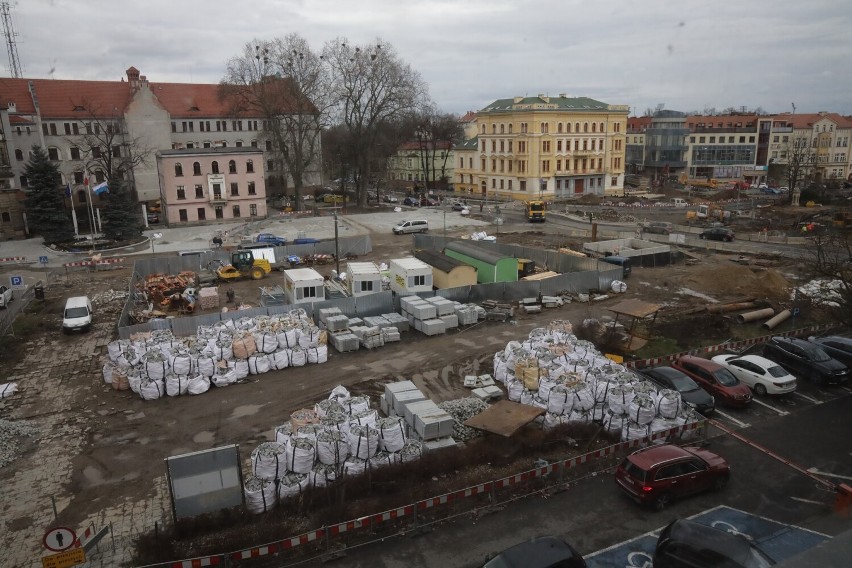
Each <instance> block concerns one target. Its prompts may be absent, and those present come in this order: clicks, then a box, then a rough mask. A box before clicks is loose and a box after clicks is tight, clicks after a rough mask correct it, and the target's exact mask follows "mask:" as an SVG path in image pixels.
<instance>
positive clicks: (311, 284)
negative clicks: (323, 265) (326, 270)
mask: <svg viewBox="0 0 852 568" xmlns="http://www.w3.org/2000/svg"><path fill="white" fill-rule="evenodd" d="M284 294H285V295H286V296H287V301H288V302H289V303H291V304H304V303H309V302H322V301H323V300H325V286H324V281H323V277H322V274H320V273H319V272H317V271H316V270H314V269H313V268H293V269H290V270H285V271H284Z"/></svg>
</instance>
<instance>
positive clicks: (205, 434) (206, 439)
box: [192, 430, 214, 444]
mask: <svg viewBox="0 0 852 568" xmlns="http://www.w3.org/2000/svg"><path fill="white" fill-rule="evenodd" d="M213 438H214V434H213V432H210V431H208V430H203V431H201V432H199V433H198V434H196V435H195V436H193V437H192V441H193V442H195V443H196V444H209V443H210V442H212V441H213Z"/></svg>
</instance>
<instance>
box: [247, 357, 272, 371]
mask: <svg viewBox="0 0 852 568" xmlns="http://www.w3.org/2000/svg"><path fill="white" fill-rule="evenodd" d="M248 368H249V373H251V374H252V375H260V374H262V373H266V372H268V371H269V369H270V368H272V365H271V364H270V363H269V356H268V355H266V354H258V353H255V354H254V355H252V356H251V357H249V358H248Z"/></svg>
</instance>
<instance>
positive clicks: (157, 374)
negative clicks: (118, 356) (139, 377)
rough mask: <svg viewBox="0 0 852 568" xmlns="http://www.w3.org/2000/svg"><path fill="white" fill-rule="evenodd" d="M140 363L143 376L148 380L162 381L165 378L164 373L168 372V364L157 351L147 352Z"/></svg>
mask: <svg viewBox="0 0 852 568" xmlns="http://www.w3.org/2000/svg"><path fill="white" fill-rule="evenodd" d="M141 362H142V368H143V371H144V374H145V376H146V377H148V378H149V379H152V380H155V381H162V380H163V379H164V378H166V373H167V372H168V370H169V362H168V361H167V360H166V358H165V357H163V354H162V353H160V352H159V351H157V350H151V351H148V352H147V353H145V355H143V356H142V360H141Z"/></svg>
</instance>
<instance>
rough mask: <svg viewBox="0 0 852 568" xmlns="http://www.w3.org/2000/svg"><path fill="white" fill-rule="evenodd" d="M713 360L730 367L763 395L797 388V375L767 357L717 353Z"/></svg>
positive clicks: (745, 382) (736, 374)
mask: <svg viewBox="0 0 852 568" xmlns="http://www.w3.org/2000/svg"><path fill="white" fill-rule="evenodd" d="M712 360H713V362H715V363H718V364H720V365H722V366H723V367H725V368H726V369H728V370H729V371H730V372H731V373H733V374H734V376H736V377H737V378H738V379H739V380H740V381H741V382H742V383H743V384H745V385H748V387H749V388H750V389H751V390H753V391H754V392H755V393H756V394H759V395H761V396H763V395H766V394H787V393H790V392H793V391H794V390H796V377H794V376H793V375H791V374H790V373H788V372H787V371H786V370H785V369H784V368H783V367H781V366H779V365H778V363H776V362H774V361H770V360H769V359H767V358H765V357H761V356H759V355H743V356H742V357H740V356H738V355H716V356H715V357H713V359H712Z"/></svg>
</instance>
